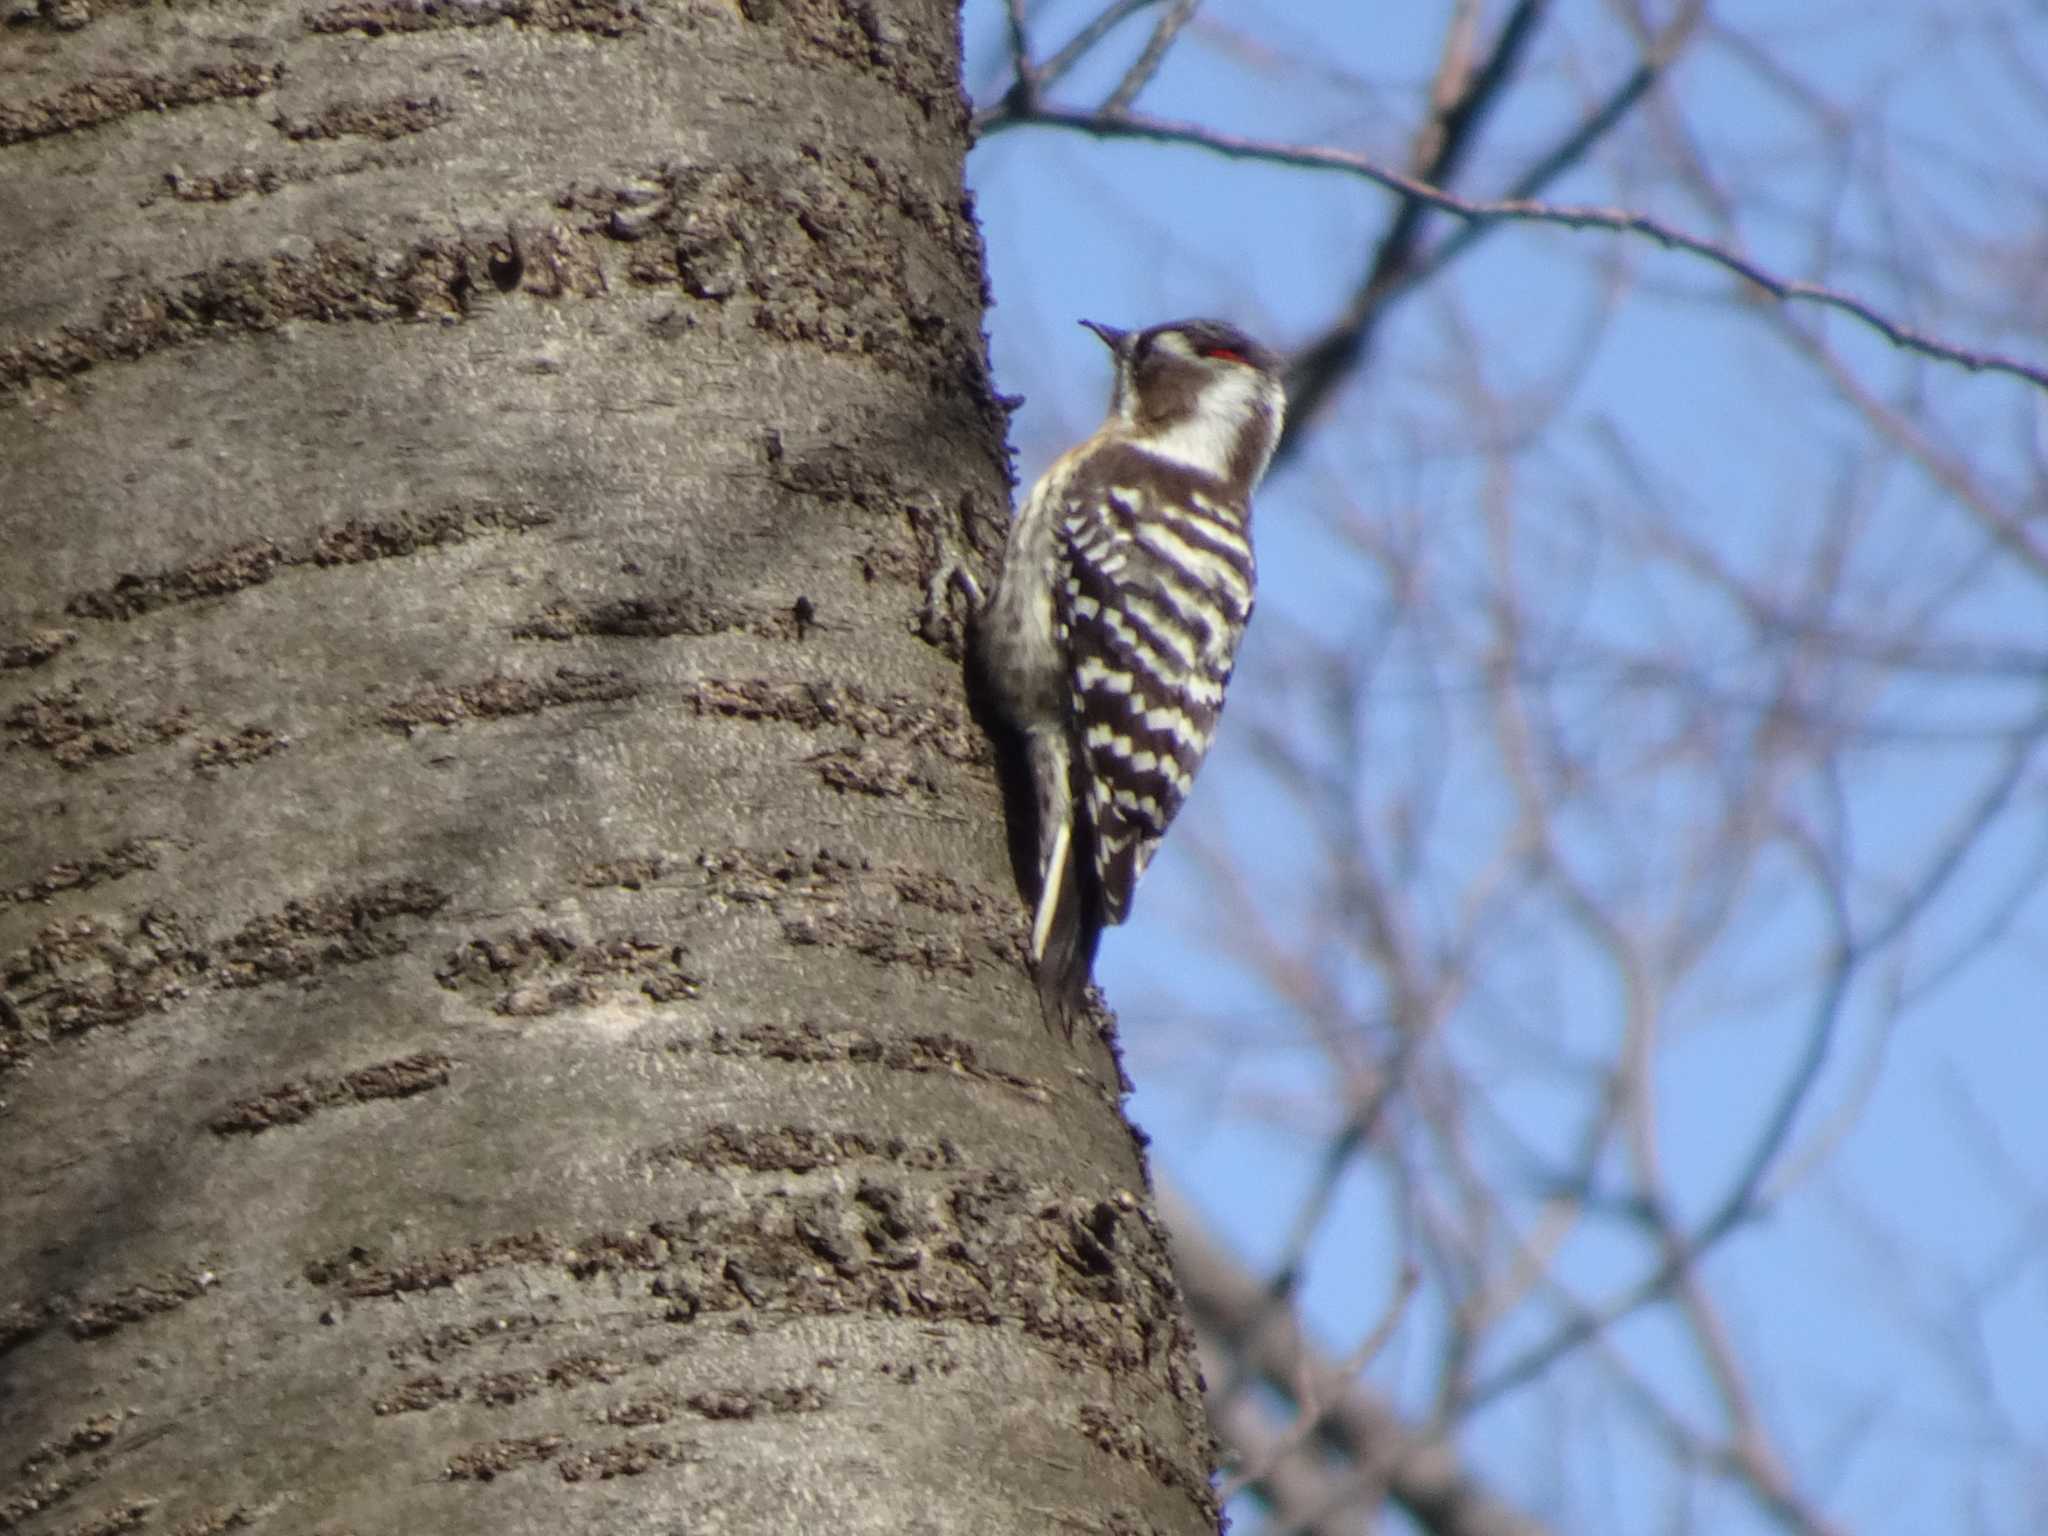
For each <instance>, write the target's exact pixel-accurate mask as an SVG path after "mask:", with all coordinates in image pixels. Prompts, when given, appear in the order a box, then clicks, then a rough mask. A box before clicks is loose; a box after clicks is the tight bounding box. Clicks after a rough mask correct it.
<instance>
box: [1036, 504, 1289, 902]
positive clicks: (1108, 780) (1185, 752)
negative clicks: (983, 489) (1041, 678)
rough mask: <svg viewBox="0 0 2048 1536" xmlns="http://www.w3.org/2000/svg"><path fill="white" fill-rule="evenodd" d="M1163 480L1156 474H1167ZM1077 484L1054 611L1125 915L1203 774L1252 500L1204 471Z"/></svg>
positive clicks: (1232, 634)
mask: <svg viewBox="0 0 2048 1536" xmlns="http://www.w3.org/2000/svg"><path fill="white" fill-rule="evenodd" d="M1155 484H1156V478H1155ZM1165 489H1168V490H1169V491H1170V493H1171V496H1172V499H1171V500H1170V501H1167V500H1164V499H1162V498H1161V496H1160V494H1159V491H1158V490H1157V489H1147V490H1141V489H1139V488H1137V487H1127V486H1120V485H1114V484H1112V485H1108V486H1096V487H1075V488H1074V491H1073V493H1071V495H1070V499H1069V500H1068V502H1067V505H1066V508H1065V511H1064V516H1063V517H1062V519H1061V524H1060V537H1061V541H1062V544H1063V547H1064V554H1065V562H1064V579H1063V580H1062V582H1061V583H1060V584H1059V585H1058V586H1057V587H1056V588H1055V591H1054V594H1053V606H1054V623H1055V627H1056V629H1057V632H1058V636H1059V641H1060V645H1061V647H1062V649H1063V650H1064V652H1065V654H1066V657H1067V665H1068V674H1069V679H1070V681H1071V684H1072V697H1073V701H1074V709H1075V712H1076V714H1075V719H1074V721H1073V734H1074V743H1075V749H1076V757H1077V760H1078V761H1077V766H1078V767H1081V768H1082V769H1084V770H1085V781H1084V785H1085V791H1084V792H1085V795H1086V814H1087V816H1088V820H1089V825H1090V829H1091V831H1092V834H1093V838H1092V841H1093V846H1094V863H1095V874H1096V878H1097V881H1098V884H1099V887H1100V890H1101V893H1102V916H1103V919H1104V920H1105V921H1107V922H1111V923H1120V922H1122V921H1123V920H1124V916H1125V914H1126V913H1128V912H1129V910H1130V904H1131V893H1132V891H1133V890H1134V889H1135V887H1136V886H1137V883H1138V877H1139V876H1140V875H1142V874H1144V872H1145V866H1146V865H1147V864H1148V863H1150V862H1151V858H1152V855H1153V853H1154V852H1155V851H1156V850H1157V848H1158V846H1159V839H1160V838H1161V837H1162V836H1163V835H1164V834H1165V832H1166V829H1167V827H1168V825H1169V824H1170V823H1171V822H1172V821H1173V818H1174V815H1175V813H1176V812H1178V811H1179V810H1180V807H1181V803H1182V802H1183V801H1184V800H1186V799H1187V795H1188V790H1189V789H1190V788H1191V787H1192V786H1193V784H1194V779H1195V770H1196V769H1197V768H1199V767H1200V766H1201V763H1202V758H1203V757H1204V755H1206V754H1207V752H1208V750H1209V743H1210V741H1211V739H1212V738H1213V737H1214V735H1215V732H1216V720H1217V716H1218V715H1219V714H1220V713H1221V711H1222V708H1223V693H1224V689H1225V687H1226V686H1227V685H1228V683H1229V681H1230V673H1231V668H1232V667H1233V665H1234V664H1235V662H1236V659H1237V643H1238V640H1239V638H1240V637H1241V636H1242V635H1243V633H1244V626H1245V623H1246V621H1247V620H1249V619H1250V617H1251V611H1252V593H1253V580H1254V567H1253V562H1252V550H1251V542H1250V539H1249V538H1248V537H1247V535H1246V532H1245V525H1244V520H1243V516H1242V513H1241V512H1240V511H1239V510H1238V509H1236V508H1232V507H1229V506H1226V505H1223V504H1220V503H1219V502H1217V501H1216V500H1214V499H1213V498H1212V497H1209V496H1206V495H1204V494H1203V493H1202V491H1201V490H1200V489H1198V488H1197V487H1195V486H1194V485H1193V484H1178V485H1170V486H1168V487H1166V488H1165Z"/></svg>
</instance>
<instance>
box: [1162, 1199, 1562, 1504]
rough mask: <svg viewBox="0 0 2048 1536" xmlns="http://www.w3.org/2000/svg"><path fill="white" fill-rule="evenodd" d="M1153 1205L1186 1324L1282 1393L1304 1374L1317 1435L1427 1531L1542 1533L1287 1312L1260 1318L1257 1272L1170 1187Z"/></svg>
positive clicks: (1292, 1393)
mask: <svg viewBox="0 0 2048 1536" xmlns="http://www.w3.org/2000/svg"><path fill="white" fill-rule="evenodd" d="M1159 1204H1160V1209H1161V1211H1162V1212H1163V1213H1164V1215H1165V1217H1166V1222H1167V1226H1168V1227H1169V1228H1170V1229H1171V1231H1172V1233H1173V1254H1174V1270H1175V1272H1176V1273H1177V1274H1178V1275H1179V1277H1180V1282H1181V1285H1182V1287H1183V1288H1184V1289H1185V1290H1186V1292H1187V1298H1188V1308H1189V1310H1190V1312H1191V1313H1192V1314H1193V1315H1194V1318H1195V1326H1196V1327H1197V1328H1198V1329H1201V1330H1204V1331H1206V1332H1208V1333H1209V1334H1210V1335H1211V1336H1212V1337H1215V1338H1217V1339H1218V1340H1221V1341H1226V1342H1227V1344H1228V1345H1229V1347H1232V1348H1234V1349H1237V1350H1240V1351H1242V1352H1243V1354H1244V1356H1245V1358H1246V1360H1247V1362H1248V1363H1249V1364H1250V1366H1251V1367H1252V1368H1253V1369H1254V1370H1256V1371H1257V1372H1258V1373H1259V1374H1260V1375H1261V1376H1263V1377H1265V1378H1266V1380H1267V1383H1268V1384H1269V1385H1270V1386H1271V1387H1272V1388H1273V1390H1275V1391H1276V1392H1279V1393H1281V1394H1283V1395H1285V1396H1287V1397H1294V1396H1295V1395H1296V1391H1295V1385H1294V1381H1295V1376H1296V1373H1297V1372H1304V1373H1307V1374H1308V1376H1309V1377H1310V1379H1312V1380H1313V1381H1314V1382H1315V1383H1316V1387H1315V1390H1316V1392H1317V1395H1318V1397H1319V1398H1320V1400H1321V1401H1322V1402H1324V1403H1326V1404H1328V1408H1327V1411H1326V1413H1325V1415H1324V1417H1323V1420H1322V1423H1321V1425H1320V1426H1319V1433H1320V1437H1321V1438H1322V1439H1323V1440H1324V1441H1326V1442H1332V1441H1333V1442H1335V1444H1336V1447H1337V1449H1339V1450H1341V1451H1342V1452H1344V1453H1345V1454H1347V1455H1349V1456H1351V1457H1352V1458H1354V1459H1355V1460H1356V1462H1357V1463H1358V1465H1359V1466H1360V1467H1361V1468H1365V1469H1369V1470H1372V1471H1374V1472H1376V1473H1377V1474H1378V1477H1379V1479H1381V1480H1383V1481H1384V1485H1385V1487H1386V1489H1387V1492H1388V1494H1389V1495H1390V1496H1391V1497H1392V1498H1393V1499H1394V1501H1395V1502H1396V1503H1398V1504H1399V1505H1400V1506H1401V1508H1402V1509H1403V1510H1404V1511H1406V1513H1407V1514H1408V1516H1409V1518H1410V1519H1412V1520H1414V1521H1415V1523H1416V1524H1417V1525H1419V1526H1420V1527H1422V1529H1423V1530H1425V1531H1428V1532H1430V1533H1431V1536H1544V1529H1545V1528H1544V1527H1543V1526H1541V1525H1540V1524H1538V1523H1537V1522H1536V1521H1534V1520H1532V1519H1530V1518H1529V1517H1528V1516H1526V1515H1524V1514H1522V1513H1521V1512H1520V1511H1519V1510H1517V1509H1514V1508H1513V1507H1511V1506H1510V1505H1508V1504H1507V1503H1505V1502H1504V1501H1503V1500H1501V1499H1500V1498H1499V1497H1498V1496H1497V1495H1495V1494H1494V1493H1493V1491H1492V1490H1491V1489H1489V1488H1487V1487H1486V1486H1485V1485H1484V1484H1483V1483H1482V1482H1481V1481H1480V1480H1479V1478H1478V1476H1477V1475H1476V1474H1475V1473H1473V1472H1472V1471H1471V1470H1470V1469H1469V1468H1468V1467H1466V1466H1465V1465H1464V1463H1463V1462H1462V1461H1461V1460H1460V1459H1459V1456H1458V1453H1457V1451H1456V1450H1455V1449H1454V1448H1453V1447H1452V1446H1451V1444H1450V1443H1449V1442H1448V1441H1446V1440H1445V1439H1443V1438H1442V1437H1441V1436H1438V1435H1432V1434H1425V1433H1423V1432H1421V1431H1418V1430H1415V1429H1412V1428H1410V1427H1409V1426H1408V1425H1407V1424H1406V1423H1404V1422H1403V1421H1402V1419H1401V1417H1400V1415H1399V1414H1397V1413H1396V1412H1395V1411H1394V1409H1393V1408H1392V1406H1391V1405H1389V1404H1388V1403H1387V1402H1386V1401H1385V1400H1384V1399H1382V1398H1381V1397H1379V1396H1378V1395H1377V1394H1376V1393H1374V1392H1373V1391H1371V1390H1370V1389H1369V1388H1368V1387H1366V1386H1365V1385H1363V1384H1362V1383H1360V1382H1358V1381H1355V1380H1353V1379H1352V1378H1351V1377H1350V1376H1349V1375H1348V1374H1346V1373H1344V1372H1342V1371H1340V1370H1338V1369H1337V1368H1336V1366H1335V1365H1333V1364H1332V1363H1331V1362H1329V1361H1327V1360H1325V1359H1323V1358H1322V1356H1321V1355H1320V1354H1319V1353H1318V1352H1317V1351H1316V1349H1315V1348H1314V1347H1313V1346H1312V1345H1311V1344H1310V1343H1309V1341H1308V1339H1307V1338H1306V1337H1305V1336H1304V1335H1303V1334H1302V1332H1301V1330H1300V1328H1299V1326H1298V1325H1297V1324H1296V1322H1295V1320H1294V1318H1293V1316H1292V1315H1291V1314H1283V1315H1280V1316H1270V1315H1267V1313H1266V1307H1265V1299H1266V1290H1265V1287H1264V1286H1263V1285H1261V1284H1260V1283H1259V1280H1258V1277H1257V1276H1255V1275H1253V1274H1252V1273H1251V1272H1250V1271H1248V1270H1246V1269H1245V1268H1244V1267H1243V1266H1242V1265H1240V1264H1239V1263H1238V1262H1237V1261H1236V1260H1235V1259H1233V1258H1232V1257H1230V1256H1229V1255H1228V1254H1226V1253H1225V1252H1224V1251H1223V1249H1222V1248H1221V1247H1220V1246H1218V1245H1217V1244H1216V1243H1214V1242H1213V1241H1211V1240H1210V1238H1209V1237H1208V1236H1207V1234H1206V1233H1205V1232H1204V1230H1203V1228H1202V1224H1201V1218H1200V1217H1199V1216H1197V1215H1196V1214H1195V1211H1194V1208H1193V1207H1192V1206H1190V1205H1189V1204H1188V1203H1187V1201H1186V1200H1185V1199H1183V1198H1182V1197H1181V1196H1180V1194H1179V1193H1178V1192H1177V1191H1176V1190H1174V1189H1173V1188H1172V1187H1171V1186H1166V1187H1163V1188H1162V1189H1161V1190H1160V1195H1159Z"/></svg>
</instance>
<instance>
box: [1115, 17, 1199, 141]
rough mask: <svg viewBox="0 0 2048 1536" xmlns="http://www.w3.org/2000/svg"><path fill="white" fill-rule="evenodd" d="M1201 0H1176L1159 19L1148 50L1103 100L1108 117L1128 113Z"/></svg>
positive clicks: (1164, 60)
mask: <svg viewBox="0 0 2048 1536" xmlns="http://www.w3.org/2000/svg"><path fill="white" fill-rule="evenodd" d="M1199 3H1200V0H1173V9H1172V10H1170V11H1168V12H1167V13H1166V14H1165V15H1164V16H1162V17H1160V18H1159V25H1158V26H1156V27H1154V28H1153V29H1152V36H1151V38H1150V39H1149V40H1147V42H1146V44H1145V51H1144V52H1143V53H1141V54H1139V55H1138V59H1137V62H1136V63H1134V64H1133V65H1131V67H1130V68H1129V69H1128V70H1126V71H1125V72H1124V77H1123V79H1121V80H1119V81H1118V82H1117V85H1116V89H1115V90H1113V91H1111V92H1110V93H1109V95H1108V97H1107V98H1106V99H1105V100H1104V101H1103V103H1102V107H1101V111H1102V112H1103V114H1104V115H1105V116H1109V117H1121V116H1122V115H1123V114H1124V113H1126V112H1128V111H1129V110H1130V107H1131V103H1132V102H1134V101H1136V100H1137V99H1138V92H1140V91H1142V90H1143V89H1145V87H1146V86H1147V85H1149V84H1151V82H1152V77H1153V76H1154V75H1156V74H1158V73H1159V66H1160V65H1161V64H1163V63H1165V62H1166V50H1167V49H1169V48H1171V47H1172V46H1173V40H1174V39H1175V38H1176V37H1178V36H1180V29H1181V28H1182V27H1184V26H1186V25H1187V24H1188V19H1189V18H1190V17H1191V16H1193V15H1194V14H1195V7H1196V5H1198V4H1199Z"/></svg>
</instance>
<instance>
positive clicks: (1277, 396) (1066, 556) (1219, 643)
mask: <svg viewBox="0 0 2048 1536" xmlns="http://www.w3.org/2000/svg"><path fill="white" fill-rule="evenodd" d="M1081 323H1082V324H1083V325H1084V326H1086V327H1087V328H1088V329H1089V330H1091V331H1093V332H1094V333H1095V335H1096V336H1098V337H1099V338H1100V339H1101V340H1102V342H1103V344H1104V345H1105V346H1107V347H1108V348H1109V351H1110V355H1111V358H1112V359H1113V362H1114V366H1115V384H1114V387H1113V389H1112V391H1111V395H1110V403H1109V413H1108V415H1107V416H1106V417H1105V419H1104V420H1103V422H1102V425H1101V426H1099V427H1097V428H1096V429H1095V431H1094V433H1093V434H1092V435H1091V436H1089V437H1088V438H1087V439H1086V440H1085V441H1083V442H1081V443H1078V444H1076V445H1075V446H1074V447H1072V448H1070V449H1068V450H1067V451H1066V452H1065V453H1063V454H1061V455H1060V456H1059V457H1058V458H1057V459H1055V460H1054V461H1053V462H1052V464H1051V465H1050V466H1049V467H1048V468H1047V469H1046V470H1045V472H1044V473H1043V474H1042V475H1041V476H1040V477H1039V478H1038V480H1037V482H1036V483H1035V484H1034V485H1033V486H1032V489H1031V492H1030V494H1029V495H1028V496H1027V497H1026V498H1025V499H1024V503H1023V507H1022V509H1021V511H1020V512H1019V513H1018V515H1017V517H1016V519H1015V521H1014V523H1013V524H1012V526H1011V529H1010V538H1009V543H1008V546H1007V548H1006V549H1005V552H1004V557H1003V564H1002V567H1001V570H1000V572H999V573H998V576H997V579H996V583H995V590H994V591H993V593H992V594H990V595H989V596H988V598H987V599H986V600H985V601H982V600H981V598H980V594H979V591H978V589H977V590H975V591H974V592H973V593H972V594H971V595H972V598H973V603H974V608H975V611H974V613H973V614H972V616H971V617H970V619H969V622H968V626H967V650H968V660H969V664H970V667H971V668H972V670H973V673H974V675H975V678H976V681H977V684H978V686H979V688H980V690H981V694H982V697H983V698H984V699H985V700H986V701H987V704H988V706H989V709H988V710H987V713H989V714H991V715H992V716H993V717H994V721H995V729H996V730H997V732H999V733H1000V734H1001V735H1002V736H1003V737H1004V738H1005V740H1004V741H1002V742H999V743H998V745H999V748H1006V749H1007V755H1008V757H1009V759H1010V761H1011V762H1012V763H1013V764H1014V765H1015V766H1014V768H1013V770H1012V771H1013V772H1014V773H1015V775H1016V777H1017V779H1018V780H1019V789H1018V791H1017V793H1015V794H1014V795H1013V796H1012V801H1013V804H1015V805H1019V806H1021V808H1022V813H1023V814H1025V815H1027V816H1028V817H1029V818H1030V822H1031V826H1030V829H1029V833H1028V835H1027V836H1026V837H1024V838H1023V840H1022V846H1023V847H1024V848H1026V849H1028V850H1030V853H1031V857H1030V859H1029V861H1028V868H1027V870H1026V877H1027V878H1026V880H1025V882H1024V883H1025V885H1026V890H1025V895H1026V899H1027V900H1028V901H1030V902H1031V903H1032V904H1033V912H1032V922H1031V938H1030V946H1029V956H1030V961H1031V967H1032V971H1033V974H1034V979H1035V981H1036V984H1037V990H1038V995H1039V1000H1040V1005H1041V1010H1042V1012H1043V1015H1044V1017H1045V1020H1046V1022H1047V1024H1048V1025H1049V1026H1056V1027H1058V1028H1060V1029H1062V1030H1063V1031H1064V1032H1065V1034H1066V1036H1067V1038H1068V1039H1069V1040H1070V1041H1071V1040H1072V1038H1073V1034H1074V1025H1075V1021H1076V1019H1077V1017H1078V1016H1079V1015H1080V1014H1081V1012H1082V1011H1083V1010H1084V1009H1085V1007H1086V995H1087V989H1088V984H1089V982H1090V980H1091V977H1092V973H1093V969H1094V961H1095V953H1096V948H1097V944H1098V941H1099V940H1100V938H1101V934H1102V930H1103V928H1104V927H1106V926H1109V925H1113V924H1117V923H1121V922H1123V921H1124V919H1125V918H1126V917H1128V916H1129V915H1130V910H1131V902H1132V898H1133V895H1134V893H1135V891H1136V887H1137V884H1138V880H1139V878H1140V877H1141V876H1142V875H1143V874H1144V873H1145V868H1146V866H1147V865H1148V864H1150V863H1151V861H1152V857H1153V855H1154V854H1155V853H1156V852H1157V851H1158V849H1159V843H1160V840H1161V839H1162V838H1163V837H1164V836H1165V835H1166V830H1167V828H1168V826H1169V825H1171V823H1172V821H1173V818H1174V816H1175V814H1176V813H1177V812H1178V811H1179V810H1180V808H1181V805H1182V804H1183V802H1184V801H1185V800H1186V799H1187V795H1188V791H1189V790H1190V788H1191V787H1192V786H1193V784H1194V779H1195V773H1196V770H1197V769H1199V768H1200V767H1201V764H1202V759H1203V758H1204V756H1205V755H1206V754H1207V753H1208V750H1209V745H1210V742H1211V741H1212V739H1213V738H1214V736H1215V733H1216V724H1217V719H1218V716H1219V715H1220V713H1221V711H1222V708H1223V699H1224V691H1225V689H1226V688H1227V687H1228V685H1229V682H1230V676H1231V672H1232V670H1233V668H1234V667H1235V665H1236V661H1237V650H1238V644H1239V642H1240V641H1241V640H1242V638H1243V636H1244V631H1245V626H1246V624H1247V623H1249V622H1250V619H1251V615H1252V606H1253V598H1254V593H1255V585H1256V565H1255V563H1254V560H1253V556H1252V538H1251V512H1252V493H1253V491H1254V490H1255V489H1257V487H1258V484H1259V482H1260V480H1261V479H1262V478H1263V477H1264V475H1265V472H1266V469H1267V466H1268V465H1269V464H1270V463H1271V462H1272V457H1273V450H1274V449H1275V447H1277V446H1278V444H1279V441H1280V433H1281V429H1282V427H1283V426H1284V424H1285V420H1286V408H1287V400H1286V391H1285V389H1284V388H1283V387H1282V384H1281V381H1280V362H1279V359H1278V358H1277V357H1276V356H1275V355H1274V354H1273V353H1272V352H1270V351H1268V350H1267V349H1266V348H1265V347H1263V346H1261V345H1260V344H1259V343H1258V342H1257V341H1255V340H1253V339H1252V338H1251V337H1250V336H1249V335H1247V334H1246V333H1245V332H1244V331H1242V330H1240V329H1239V328H1238V327H1237V326H1235V325H1232V324H1230V323H1229V322H1227V321H1223V320H1213V319H1188V320H1171V321H1167V322H1166V323H1164V324H1160V325H1153V326H1148V327H1146V328H1144V329H1142V330H1120V329H1118V328H1117V327H1115V326H1112V325H1104V324H1102V323H1100V322H1098V321H1093V320H1084V321H1082V322H1081ZM1020 862H1024V861H1022V860H1020Z"/></svg>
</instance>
